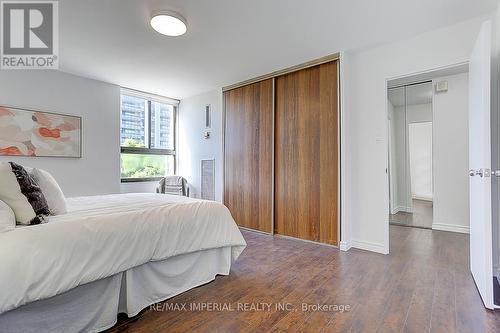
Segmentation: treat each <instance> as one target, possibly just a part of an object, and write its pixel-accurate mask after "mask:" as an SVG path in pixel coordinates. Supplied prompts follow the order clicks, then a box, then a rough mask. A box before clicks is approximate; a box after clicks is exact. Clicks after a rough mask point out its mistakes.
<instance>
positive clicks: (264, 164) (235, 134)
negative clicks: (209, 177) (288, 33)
mask: <svg viewBox="0 0 500 333" xmlns="http://www.w3.org/2000/svg"><path fill="white" fill-rule="evenodd" d="M224 103H225V110H226V112H225V113H226V128H225V150H224V156H225V166H224V170H225V178H224V204H225V205H226V206H227V207H228V208H229V210H230V211H231V214H232V215H233V218H234V219H235V221H236V223H237V224H238V225H239V226H241V227H246V228H250V229H255V230H259V231H264V232H269V233H270V232H272V230H273V136H274V128H273V80H272V79H269V80H265V81H261V82H257V83H253V84H250V85H247V86H244V87H240V88H236V89H233V90H229V91H226V92H224Z"/></svg>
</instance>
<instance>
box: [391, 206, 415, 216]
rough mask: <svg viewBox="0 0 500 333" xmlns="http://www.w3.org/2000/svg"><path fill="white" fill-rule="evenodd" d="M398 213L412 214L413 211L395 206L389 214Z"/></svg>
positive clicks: (409, 208)
mask: <svg viewBox="0 0 500 333" xmlns="http://www.w3.org/2000/svg"><path fill="white" fill-rule="evenodd" d="M399 212H403V213H412V212H413V209H412V208H411V207H405V206H397V207H394V209H393V210H392V211H391V214H392V215H394V214H397V213H399Z"/></svg>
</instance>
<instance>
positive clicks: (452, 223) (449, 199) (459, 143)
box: [433, 73, 469, 232]
mask: <svg viewBox="0 0 500 333" xmlns="http://www.w3.org/2000/svg"><path fill="white" fill-rule="evenodd" d="M443 80H446V81H448V91H447V92H445V93H434V97H433V102H434V123H433V124H434V130H433V135H434V219H433V220H434V221H433V228H434V229H440V230H451V231H458V232H468V231H469V175H468V170H469V139H468V133H469V127H468V123H469V110H468V108H469V104H468V103H469V99H468V95H469V85H468V74H467V73H464V74H458V75H453V76H447V77H440V78H436V79H434V80H433V81H434V82H439V81H443Z"/></svg>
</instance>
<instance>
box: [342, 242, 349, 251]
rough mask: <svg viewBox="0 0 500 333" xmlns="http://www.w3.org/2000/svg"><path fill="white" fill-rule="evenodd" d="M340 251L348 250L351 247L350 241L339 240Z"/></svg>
mask: <svg viewBox="0 0 500 333" xmlns="http://www.w3.org/2000/svg"><path fill="white" fill-rule="evenodd" d="M339 245H340V247H339V248H340V251H349V249H350V248H351V243H349V241H340V244H339Z"/></svg>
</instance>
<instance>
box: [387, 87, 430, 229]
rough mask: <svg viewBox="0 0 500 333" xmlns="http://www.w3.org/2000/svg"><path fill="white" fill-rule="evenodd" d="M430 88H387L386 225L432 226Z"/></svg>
mask: <svg viewBox="0 0 500 333" xmlns="http://www.w3.org/2000/svg"><path fill="white" fill-rule="evenodd" d="M432 96H433V84H432V81H423V82H417V83H412V84H404V85H399V86H394V87H389V88H388V103H387V104H388V118H389V127H388V128H389V168H388V173H389V223H390V224H392V225H400V226H407V227H417V228H425V229H431V228H432V224H433V197H434V195H433V158H432V157H433V152H432V151H433V150H432V132H433V126H432V123H433V112H432V110H433V107H432Z"/></svg>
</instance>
